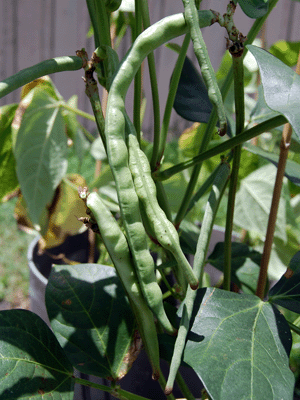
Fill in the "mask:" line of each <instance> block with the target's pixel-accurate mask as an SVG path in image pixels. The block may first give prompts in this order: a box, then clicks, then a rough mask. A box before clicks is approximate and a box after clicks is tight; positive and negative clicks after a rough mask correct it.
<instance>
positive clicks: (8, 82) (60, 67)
mask: <svg viewBox="0 0 300 400" xmlns="http://www.w3.org/2000/svg"><path fill="white" fill-rule="evenodd" d="M82 67H83V60H82V59H81V58H80V57H77V56H64V57H55V58H51V59H50V60H45V61H42V62H40V63H38V64H35V65H33V66H32V67H28V68H25V69H22V70H21V71H19V72H17V73H16V74H15V75H13V76H10V77H9V78H6V79H4V80H3V81H2V82H0V98H2V97H4V96H6V95H7V94H9V93H11V92H13V91H14V90H16V89H18V88H19V87H21V86H24V85H26V84H27V83H29V82H32V81H34V80H35V79H37V78H40V77H41V76H44V75H50V74H54V73H56V72H62V71H76V70H78V69H80V68H82Z"/></svg>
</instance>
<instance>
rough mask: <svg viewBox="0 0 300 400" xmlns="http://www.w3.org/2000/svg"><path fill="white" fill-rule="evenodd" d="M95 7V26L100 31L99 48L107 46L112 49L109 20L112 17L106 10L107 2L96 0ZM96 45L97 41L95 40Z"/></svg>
mask: <svg viewBox="0 0 300 400" xmlns="http://www.w3.org/2000/svg"><path fill="white" fill-rule="evenodd" d="M94 7H95V14H96V17H95V24H96V26H97V30H98V32H99V33H98V35H99V36H98V40H97V43H98V46H96V47H99V46H101V45H106V46H109V47H111V40H110V26H109V18H110V15H109V13H108V12H107V11H106V8H105V0H94ZM95 43H96V40H95Z"/></svg>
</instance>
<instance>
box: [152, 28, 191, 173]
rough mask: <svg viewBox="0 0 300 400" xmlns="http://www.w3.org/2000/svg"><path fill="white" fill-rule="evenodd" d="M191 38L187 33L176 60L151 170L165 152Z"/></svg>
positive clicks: (155, 142) (154, 144)
mask: <svg viewBox="0 0 300 400" xmlns="http://www.w3.org/2000/svg"><path fill="white" fill-rule="evenodd" d="M190 40H191V35H190V34H189V33H187V34H186V35H185V38H184V40H183V43H182V46H181V50H180V53H179V56H178V59H177V61H176V64H175V67H174V71H173V74H172V78H171V83H170V89H169V93H168V98H167V102H166V107H165V112H164V117H163V121H162V125H161V129H160V132H159V134H158V135H156V136H155V135H154V142H153V153H152V158H151V162H150V165H151V170H152V171H155V170H156V169H157V168H158V167H159V164H160V161H161V158H162V156H163V153H164V149H165V145H166V141H167V134H168V129H169V124H170V118H171V112H172V109H173V104H174V100H175V96H176V92H177V88H178V83H179V79H180V75H181V71H182V67H183V63H184V60H185V56H186V52H187V49H188V47H189V44H190Z"/></svg>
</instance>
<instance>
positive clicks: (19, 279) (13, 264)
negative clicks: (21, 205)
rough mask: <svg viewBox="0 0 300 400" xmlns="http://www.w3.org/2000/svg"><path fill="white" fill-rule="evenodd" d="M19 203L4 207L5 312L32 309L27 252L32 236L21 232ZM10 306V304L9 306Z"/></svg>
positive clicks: (0, 212) (0, 207)
mask: <svg viewBox="0 0 300 400" xmlns="http://www.w3.org/2000/svg"><path fill="white" fill-rule="evenodd" d="M15 203H16V199H13V200H10V201H9V202H7V203H3V204H0V301H2V302H4V304H5V308H9V307H22V308H26V307H28V304H29V303H28V289H29V269H28V264H27V248H28V245H29V243H30V242H31V240H32V238H33V237H32V236H31V235H28V234H26V233H25V232H22V231H20V230H19V229H18V227H17V224H16V221H15V219H14V216H13V214H14V207H15ZM6 303H9V304H6Z"/></svg>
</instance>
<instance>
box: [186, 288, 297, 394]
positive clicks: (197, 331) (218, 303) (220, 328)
mask: <svg viewBox="0 0 300 400" xmlns="http://www.w3.org/2000/svg"><path fill="white" fill-rule="evenodd" d="M181 312H182V307H181V308H180V310H179V314H181ZM193 314H194V320H193V322H192V326H191V331H190V333H189V335H188V340H187V343H186V347H185V350H184V356H183V361H184V362H185V363H186V364H188V365H189V366H190V367H192V368H193V370H194V371H195V372H196V374H197V375H198V376H199V378H200V379H201V381H202V382H203V384H204V386H205V388H206V390H207V391H208V393H209V395H210V396H211V398H212V399H214V400H221V399H222V400H232V399H255V400H266V399H268V400H281V399H285V400H288V399H292V398H293V390H294V376H293V373H292V372H291V370H290V368H289V360H288V354H289V352H290V349H291V334H290V330H289V327H288V325H287V322H286V321H285V319H284V317H283V316H282V315H281V314H280V313H279V312H278V311H277V310H276V309H274V308H273V307H272V306H271V305H270V304H268V303H265V302H263V301H261V300H260V299H259V298H258V297H256V296H254V295H247V294H236V293H232V292H228V291H224V290H219V289H215V288H208V289H206V290H204V289H200V290H199V291H198V295H197V299H196V302H195V306H194V311H193Z"/></svg>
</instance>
